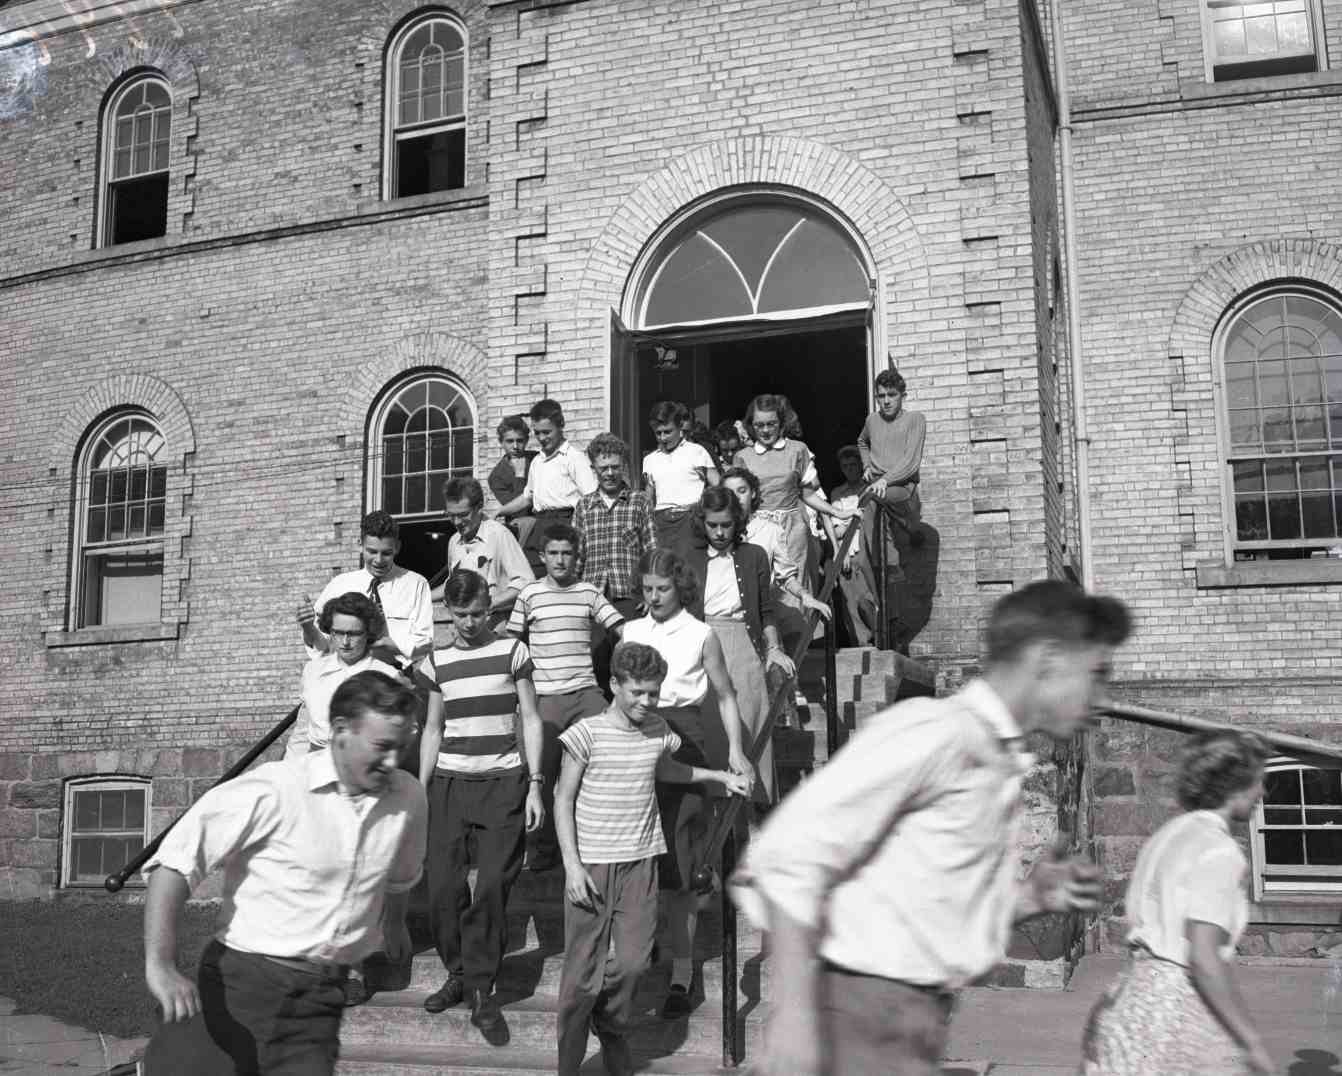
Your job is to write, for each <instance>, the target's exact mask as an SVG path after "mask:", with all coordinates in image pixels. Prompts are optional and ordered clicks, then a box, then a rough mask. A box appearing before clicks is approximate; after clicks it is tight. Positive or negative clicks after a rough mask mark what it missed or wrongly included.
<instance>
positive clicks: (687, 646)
mask: <svg viewBox="0 0 1342 1076" xmlns="http://www.w3.org/2000/svg"><path fill="white" fill-rule="evenodd" d="M712 633H713V629H712V628H710V627H709V626H708V625H707V624H705V623H704V622H703V621H702V620H699V619H698V618H696V617H694V616H691V615H690V614H689V613H688V612H686V611H685V610H684V609H682V610H681V611H680V612H678V613H677V614H676V615H675V616H673V617H670V618H669V619H667V620H665V621H662V622H660V623H659V622H658V621H656V620H654V619H653V618H652V617H650V616H645V617H639V619H637V620H631V621H629V622H628V623H627V624H625V626H624V634H623V635H622V636H621V638H622V640H623V641H624V642H626V643H643V644H645V645H647V646H650V647H652V648H653V649H654V650H656V651H657V653H659V654H661V655H662V657H663V658H664V659H665V660H666V677H665V678H664V679H663V680H662V692H661V694H660V695H659V696H658V699H657V701H658V704H659V705H661V706H698V705H699V703H701V702H703V701H704V698H705V697H706V696H707V695H708V672H707V670H706V669H705V668H704V647H705V646H707V645H708V637H709V635H711V634H712Z"/></svg>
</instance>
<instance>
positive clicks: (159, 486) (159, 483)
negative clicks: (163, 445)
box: [149, 467, 168, 497]
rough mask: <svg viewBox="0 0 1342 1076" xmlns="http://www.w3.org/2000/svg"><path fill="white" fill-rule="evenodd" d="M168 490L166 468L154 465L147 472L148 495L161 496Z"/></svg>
mask: <svg viewBox="0 0 1342 1076" xmlns="http://www.w3.org/2000/svg"><path fill="white" fill-rule="evenodd" d="M167 491H168V469H167V468H166V467H154V468H152V469H151V470H150V472H149V496H151V497H162V496H163V495H164V494H166V493H167Z"/></svg>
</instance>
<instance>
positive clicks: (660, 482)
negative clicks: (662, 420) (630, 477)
mask: <svg viewBox="0 0 1342 1076" xmlns="http://www.w3.org/2000/svg"><path fill="white" fill-rule="evenodd" d="M701 469H711V470H716V469H717V464H716V463H714V462H713V457H712V456H710V455H709V454H708V449H706V448H704V446H703V445H701V444H696V443H695V442H694V441H687V440H685V439H684V438H682V439H681V442H680V444H678V445H676V447H675V448H673V449H672V450H671V451H670V452H663V451H662V450H661V449H660V448H659V449H656V450H654V451H652V452H649V453H648V454H647V455H646V456H644V457H643V473H644V474H645V475H647V477H648V478H650V479H652V485H653V490H654V492H655V493H656V495H657V505H656V507H658V508H688V507H690V506H691V505H696V504H698V503H699V498H700V496H701V495H702V494H703V492H704V476H703V474H702V473H701Z"/></svg>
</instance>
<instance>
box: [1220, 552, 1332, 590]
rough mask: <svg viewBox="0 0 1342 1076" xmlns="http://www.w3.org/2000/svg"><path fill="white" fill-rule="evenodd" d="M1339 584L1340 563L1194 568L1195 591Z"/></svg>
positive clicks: (1245, 562)
mask: <svg viewBox="0 0 1342 1076" xmlns="http://www.w3.org/2000/svg"><path fill="white" fill-rule="evenodd" d="M1330 584H1331V585H1338V584H1342V560H1339V559H1338V558H1336V557H1311V558H1310V559H1309V560H1275V561H1274V560H1241V561H1235V562H1233V563H1231V564H1226V563H1224V562H1223V561H1204V562H1203V563H1202V564H1199V565H1198V566H1197V585H1198V589H1199V590H1211V589H1216V588H1223V587H1292V586H1312V585H1324V586H1327V585H1330Z"/></svg>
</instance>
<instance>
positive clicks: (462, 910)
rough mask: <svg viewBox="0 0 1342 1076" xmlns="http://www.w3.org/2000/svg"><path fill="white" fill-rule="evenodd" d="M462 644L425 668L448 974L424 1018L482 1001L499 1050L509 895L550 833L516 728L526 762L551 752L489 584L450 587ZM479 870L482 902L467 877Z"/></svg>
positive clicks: (435, 876)
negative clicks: (532, 843) (498, 623)
mask: <svg viewBox="0 0 1342 1076" xmlns="http://www.w3.org/2000/svg"><path fill="white" fill-rule="evenodd" d="M443 601H444V604H445V605H446V606H447V607H448V609H449V610H450V611H451V613H452V621H453V624H454V625H455V626H456V629H457V632H456V639H455V641H454V642H453V645H452V646H450V647H448V648H447V649H445V650H436V651H434V652H433V654H432V655H430V656H429V657H428V658H426V659H425V661H424V663H423V664H422V665H421V666H420V673H421V676H423V677H425V678H427V679H428V681H429V682H428V688H429V706H428V715H427V718H426V721H425V725H424V736H423V738H422V739H421V740H420V750H419V779H420V780H421V781H423V782H424V787H425V790H426V791H427V793H428V798H429V845H428V871H427V873H428V879H429V924H430V928H431V929H432V931H433V937H434V943H435V945H436V947H437V949H438V956H439V957H440V958H441V959H442V961H443V966H444V967H445V968H446V969H447V980H446V982H444V983H443V985H442V987H440V988H439V989H438V990H435V991H434V992H433V993H432V994H430V995H429V996H428V997H427V998H425V999H424V1008H425V1009H426V1010H427V1011H429V1012H432V1013H438V1012H443V1011H444V1010H445V1009H448V1008H451V1007H452V1006H453V1005H456V1004H457V1003H458V1002H460V1001H461V999H462V998H463V996H468V997H469V998H470V1004H471V1023H473V1024H475V1026H476V1027H478V1028H479V1029H480V1030H481V1032H482V1033H483V1034H484V1037H485V1039H486V1040H487V1041H488V1042H490V1043H492V1044H493V1045H496V1046H497V1045H502V1044H503V1043H505V1042H507V1041H508V1029H507V1025H506V1024H505V1023H504V1020H503V1013H502V1012H501V1011H500V1009H499V1006H498V1002H497V1001H495V1000H494V996H493V988H494V980H495V978H496V977H497V976H498V971H499V965H500V964H501V963H502V961H503V953H504V950H505V949H506V948H507V922H506V920H505V917H504V916H505V911H506V908H507V903H508V891H509V890H510V889H511V888H512V885H513V882H515V881H516V880H517V875H518V872H519V871H520V870H521V869H522V855H523V850H524V848H525V845H526V837H525V831H529V830H534V829H536V828H537V827H538V826H539V825H540V824H541V819H542V818H543V816H544V807H543V806H542V804H541V795H540V788H539V781H540V777H539V776H538V775H537V774H535V773H533V774H532V775H531V776H530V777H528V776H527V772H526V768H525V767H524V766H523V764H522V756H521V755H520V754H519V753H518V745H517V732H516V723H515V718H516V715H517V712H518V710H519V709H520V710H521V714H522V739H523V745H524V746H525V748H526V757H527V758H528V759H535V758H538V757H539V756H540V752H541V723H540V716H539V715H538V714H537V712H536V692H535V688H534V687H533V686H532V676H533V675H534V670H533V668H532V663H531V654H530V652H529V651H528V649H527V644H526V643H524V642H522V641H521V640H520V639H512V638H508V637H500V636H498V635H495V634H494V633H493V632H492V631H491V630H490V629H489V626H488V619H489V606H490V593H489V584H488V583H487V582H485V579H484V577H483V576H481V575H479V574H477V573H476V572H472V571H467V570H466V569H463V568H458V569H457V570H456V571H454V572H453V573H452V574H451V575H450V576H449V577H448V579H447V583H446V585H445V586H444V587H443ZM472 862H474V863H475V866H476V867H477V868H478V872H477V876H476V882H475V893H474V895H472V893H471V891H470V887H469V885H468V883H467V877H466V875H467V871H468V870H469V869H470V865H471V863H472Z"/></svg>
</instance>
